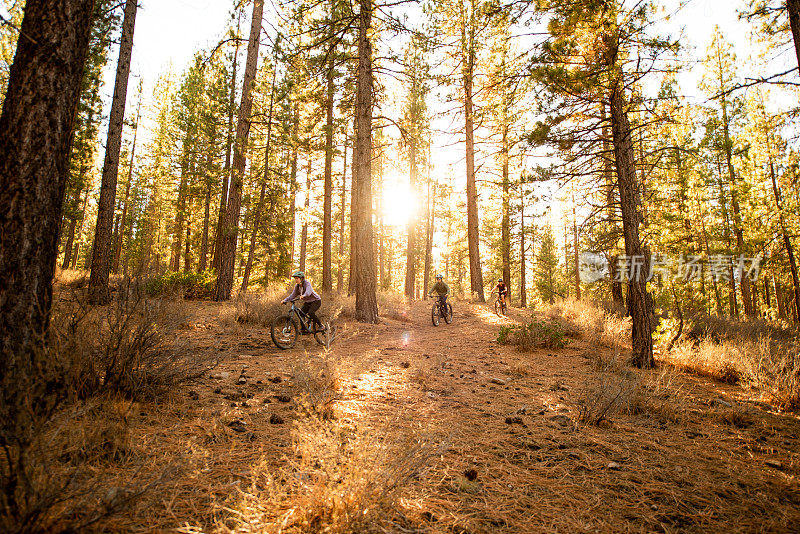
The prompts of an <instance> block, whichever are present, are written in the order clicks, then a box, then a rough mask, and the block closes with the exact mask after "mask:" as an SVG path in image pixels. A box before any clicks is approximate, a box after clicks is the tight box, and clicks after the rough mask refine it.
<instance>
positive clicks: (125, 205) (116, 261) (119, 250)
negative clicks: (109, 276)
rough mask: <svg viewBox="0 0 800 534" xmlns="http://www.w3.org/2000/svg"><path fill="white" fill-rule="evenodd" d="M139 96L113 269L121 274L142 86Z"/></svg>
mask: <svg viewBox="0 0 800 534" xmlns="http://www.w3.org/2000/svg"><path fill="white" fill-rule="evenodd" d="M139 92H140V94H139V104H138V105H137V106H136V122H135V123H134V125H133V143H132V145H131V161H130V163H129V165H128V183H127V184H125V202H124V203H123V205H122V224H121V227H120V231H119V234H118V235H117V246H116V247H115V249H114V263H113V265H112V267H111V270H112V271H113V272H115V273H116V272H119V261H120V258H121V257H122V242H123V239H122V238H123V236H124V235H125V231H124V230H125V221H127V220H128V202H129V201H130V196H131V184H132V183H133V162H134V160H135V158H136V138H137V137H138V134H139V118H140V117H141V114H142V99H141V85H140V91H139Z"/></svg>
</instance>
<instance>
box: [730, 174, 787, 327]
mask: <svg viewBox="0 0 800 534" xmlns="http://www.w3.org/2000/svg"><path fill="white" fill-rule="evenodd" d="M769 174H770V179H771V180H772V192H773V195H774V197H775V208H776V209H777V210H778V223H779V224H780V227H781V235H782V237H783V247H784V248H785V249H786V256H787V257H788V258H789V271H790V272H791V273H792V285H793V286H794V305H795V310H796V313H795V321H797V322H800V280H798V275H797V261H796V260H795V257H794V247H792V240H791V238H790V237H789V232H787V230H786V221H785V220H784V217H783V207H782V206H781V197H780V192H779V191H778V184H777V182H776V180H775V165H774V164H773V162H772V158H770V162H769ZM743 278H744V277H743Z"/></svg>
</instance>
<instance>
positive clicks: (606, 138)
mask: <svg viewBox="0 0 800 534" xmlns="http://www.w3.org/2000/svg"><path fill="white" fill-rule="evenodd" d="M606 107H607V104H606V102H600V120H601V122H602V124H603V128H602V133H601V135H602V146H603V177H604V179H605V187H606V210H607V214H608V215H607V216H608V222H609V225H610V227H611V228H610V232H611V239H610V240H609V241H610V242H611V244H610V246H609V251H608V252H607V253H606V257H607V258H608V265H609V278H610V279H611V280H610V285H611V301H612V302H613V304H614V307H615V308H620V309H621V308H624V307H625V297H624V295H623V291H622V282H621V281H620V280H621V278H620V277H619V276H618V270H617V260H618V258H619V255H618V254H617V251H616V248H617V247H616V243H617V241H618V239H619V225H617V210H616V204H617V202H616V195H615V194H614V191H615V182H614V168H613V149H612V147H611V141H612V140H611V128H610V123H609V122H608V113H607V111H606Z"/></svg>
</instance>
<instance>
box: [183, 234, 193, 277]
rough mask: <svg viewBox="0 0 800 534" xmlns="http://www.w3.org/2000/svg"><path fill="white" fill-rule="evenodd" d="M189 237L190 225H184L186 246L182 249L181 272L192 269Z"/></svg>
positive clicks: (190, 235)
mask: <svg viewBox="0 0 800 534" xmlns="http://www.w3.org/2000/svg"><path fill="white" fill-rule="evenodd" d="M191 238H192V226H191V225H190V224H187V225H186V248H185V249H184V251H183V272H185V273H188V272H191V270H192V253H191Z"/></svg>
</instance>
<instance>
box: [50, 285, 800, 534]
mask: <svg viewBox="0 0 800 534" xmlns="http://www.w3.org/2000/svg"><path fill="white" fill-rule="evenodd" d="M392 298H395V297H392ZM332 301H333V299H328V300H327V302H332ZM398 304H399V302H398ZM185 306H186V309H187V315H188V318H187V319H186V320H185V321H183V322H184V323H185V326H184V327H183V328H182V329H178V330H177V332H179V333H180V338H181V342H182V343H184V344H185V346H186V347H187V348H188V349H189V350H191V352H192V353H193V354H198V355H200V354H214V355H217V356H219V357H220V358H221V359H222V362H221V364H220V365H219V367H218V368H217V369H215V373H216V372H217V371H219V372H222V373H227V374H226V375H225V376H224V377H223V376H222V375H220V377H219V378H212V377H211V376H210V375H205V376H204V377H202V378H200V379H199V380H198V381H197V382H196V383H193V384H190V385H183V386H179V387H177V388H176V389H175V392H174V394H173V395H170V396H169V397H168V398H167V399H165V400H164V401H161V402H152V401H147V402H134V403H131V402H130V401H124V400H120V399H116V400H113V399H112V400H109V401H108V403H107V404H106V405H105V406H104V407H103V408H102V410H99V411H95V412H92V413H91V414H89V415H88V416H87V418H86V421H87V424H88V422H89V421H90V420H94V421H97V420H98V419H100V418H103V417H106V418H107V419H108V425H107V426H103V425H97V426H98V428H97V430H96V431H90V430H89V427H88V426H86V430H77V429H78V427H77V426H76V427H75V428H76V430H74V431H73V434H71V435H72V436H73V437H72V438H70V439H69V440H67V441H70V440H73V441H74V442H75V443H81V442H82V440H85V442H86V443H87V444H86V445H80V446H78V445H74V446H72V447H71V448H70V449H69V450H70V457H71V458H76V461H79V460H80V459H81V458H84V459H86V458H94V459H93V460H92V462H94V463H92V464H91V465H93V466H94V467H93V469H94V473H95V474H96V476H97V480H98V484H99V487H101V488H103V491H102V492H100V493H99V494H98V493H95V495H101V499H100V501H102V496H106V495H108V496H109V499H110V500H111V501H113V499H115V498H117V499H119V497H117V495H122V496H126V495H128V492H129V491H130V489H129V488H130V487H131V486H132V485H134V484H142V485H143V486H147V485H148V484H150V487H151V488H153V489H154V490H155V491H150V492H148V493H145V494H143V495H141V496H138V498H137V499H135V500H131V501H130V502H128V503H127V505H126V507H125V510H124V511H123V513H119V514H115V515H113V516H110V517H105V518H103V519H102V520H101V521H98V522H97V523H95V524H93V525H91V526H90V529H93V530H96V531H142V530H144V531H159V532H161V531H175V530H178V531H181V532H192V533H194V532H278V531H281V532H430V533H433V534H439V533H442V534H444V533H448V534H452V533H453V532H461V533H470V534H472V533H474V534H478V533H484V532H507V533H520V534H521V533H529V532H586V531H593V532H594V531H597V532H621V531H647V532H654V531H723V530H731V531H754V530H771V531H789V530H791V529H792V528H793V525H795V524H796V523H797V521H798V520H800V489H798V485H797V482H796V479H797V478H796V477H797V476H798V475H800V465H799V464H798V461H797V457H796V453H795V452H793V451H794V450H796V448H797V447H798V446H800V436H798V435H799V434H800V425H798V423H797V421H796V419H794V418H790V417H787V416H780V415H775V414H770V413H767V412H765V411H763V410H762V409H761V408H760V406H759V405H757V404H745V401H744V400H742V401H740V402H734V401H733V400H732V399H731V398H730V397H729V396H728V393H730V391H733V388H736V386H725V387H726V388H731V390H730V391H728V390H726V391H725V392H720V391H718V390H717V389H715V386H713V385H708V384H706V383H704V382H703V381H702V380H701V379H699V378H696V377H691V376H689V377H687V376H686V375H684V374H682V373H680V372H679V371H677V370H676V369H675V368H673V367H669V366H662V367H661V368H659V369H656V370H651V371H638V370H631V369H630V368H629V366H628V365H627V363H626V361H625V350H624V345H623V346H622V347H620V346H618V345H617V344H616V341H614V340H615V339H616V337H618V335H619V334H618V332H619V330H618V329H619V328H621V327H620V323H614V324H613V325H611V326H610V327H608V331H606V327H605V326H603V327H602V328H601V327H600V326H599V325H598V323H597V322H596V320H595V319H592V318H593V317H597V314H596V313H597V312H593V311H591V310H582V311H580V312H574V313H573V312H570V311H569V310H568V309H566V308H564V309H563V310H562V311H560V312H559V313H558V317H560V318H561V320H564V321H570V322H572V324H573V327H574V328H575V331H576V332H577V333H578V337H577V338H576V339H575V341H574V343H572V344H570V345H569V346H568V347H565V348H563V349H544V350H534V351H532V352H519V351H516V350H514V349H512V348H510V347H503V346H499V345H498V344H497V343H496V341H495V339H496V336H497V330H498V329H499V326H500V324H506V322H510V321H514V320H515V319H514V318H515V317H518V318H519V320H522V317H520V316H521V315H523V313H522V312H520V311H518V310H513V309H512V310H510V314H509V318H504V319H502V321H503V322H502V323H501V321H500V320H498V319H497V318H496V316H494V314H492V313H486V309H484V308H483V307H481V306H475V305H471V304H467V303H463V302H459V303H458V305H457V306H454V307H455V316H454V322H453V324H452V325H443V326H440V327H433V326H432V325H431V324H430V320H429V305H428V303H414V304H409V305H407V308H406V314H407V316H409V317H410V318H411V321H412V322H407V321H399V320H387V321H385V323H384V324H379V325H353V324H348V323H345V325H344V326H346V327H347V335H346V336H344V337H343V338H342V339H341V340H340V341H341V342H340V343H338V344H336V345H334V347H333V350H331V351H327V352H326V351H324V350H322V349H321V348H320V347H319V346H318V345H316V344H315V343H314V342H313V341H311V340H309V339H305V338H304V339H303V340H302V341H303V343H300V344H299V346H298V347H297V348H296V349H294V350H292V351H278V350H277V349H275V348H274V346H272V344H271V342H270V341H269V333H268V331H267V330H266V329H265V328H264V327H263V325H261V324H259V323H258V322H236V321H235V320H231V319H230V314H231V313H232V310H235V304H226V303H205V302H202V303H201V302H193V303H189V304H185ZM580 325H587V326H580ZM615 332H616V333H615ZM604 335H605V336H606V337H605V338H603V336H604ZM600 339H606V341H605V342H604V343H606V344H607V345H608V346H604V344H603V343H599V340H600ZM306 342H308V343H306ZM215 376H216V375H215ZM240 378H243V379H244V382H240V381H239V379H240ZM618 391H622V393H620V394H619V395H618V394H617V392H618ZM736 391H738V393H737V394H742V395H744V393H745V392H741V391H739V390H738V389H737V390H736ZM720 396H724V398H725V399H728V400H730V404H732V406H725V405H724V404H719V403H717V404H715V403H714V402H713V401H714V400H715V399H716V398H718V397H720ZM615 397H616V400H614V401H613V402H610V401H611V400H612V399H614V398H615ZM620 399H622V401H620ZM604 403H605V404H604ZM605 405H610V407H609V408H608V409H605V413H604V416H603V417H602V418H598V417H597V414H599V413H600V411H599V410H597V409H595V410H594V411H592V410H590V409H588V408H591V407H592V406H596V407H599V408H600V409H601V410H602V409H604V406H605ZM584 407H588V408H587V413H593V414H594V421H595V423H594V424H590V423H592V417H587V418H586V419H582V417H581V410H583V409H584ZM106 413H111V414H116V415H113V416H108V417H107V416H106V415H105V414H106ZM279 421H280V422H279ZM104 429H105V430H104ZM65 435H66V434H65ZM83 436H85V437H83ZM110 436H118V437H119V440H117V441H114V440H113V439H109V438H110ZM91 443H94V445H90V444H91ZM104 451H109V452H108V453H106V452H104ZM768 460H769V461H777V462H780V466H781V467H779V468H776V467H770V466H769V465H768V464H766V461H768ZM87 461H88V460H87ZM165 473H166V474H165ZM156 483H157V484H158V485H156ZM115 488H117V489H115ZM156 488H157V489H156ZM120 510H122V509H120Z"/></svg>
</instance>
